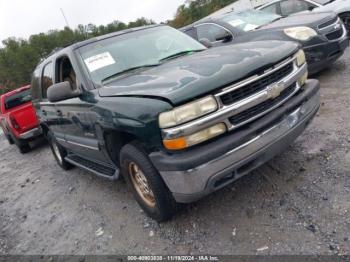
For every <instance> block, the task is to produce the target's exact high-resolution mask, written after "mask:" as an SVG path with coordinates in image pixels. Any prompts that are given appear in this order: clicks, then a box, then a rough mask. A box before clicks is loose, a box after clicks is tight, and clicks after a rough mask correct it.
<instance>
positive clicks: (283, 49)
mask: <svg viewBox="0 0 350 262" xmlns="http://www.w3.org/2000/svg"><path fill="white" fill-rule="evenodd" d="M307 78H308V71H307V65H306V62H305V55H304V52H303V51H302V50H301V49H300V47H299V46H298V44H296V43H293V42H280V41H260V42H250V43H242V44H236V45H235V46H234V48H233V46H227V47H220V48H215V49H207V48H206V47H204V46H203V45H202V44H200V43H199V42H197V41H195V40H194V39H192V38H191V37H189V36H187V35H185V34H183V33H181V32H179V31H177V30H175V29H173V28H171V27H168V26H164V25H160V26H150V27H143V28H136V29H131V30H127V31H122V32H117V33H113V34H109V35H105V36H102V37H97V38H93V39H90V40H86V41H84V42H81V43H77V44H74V45H71V46H69V47H66V48H63V49H60V50H56V52H54V53H53V54H52V55H50V56H49V57H47V58H46V59H45V60H43V61H42V62H41V63H40V64H39V65H38V66H37V68H36V69H35V72H34V73H33V78H32V96H33V104H34V106H35V108H36V112H37V115H38V117H39V120H40V125H41V127H42V130H43V132H44V133H45V135H46V136H47V138H48V141H49V143H50V146H51V149H52V152H53V155H54V156H55V158H56V160H57V162H58V164H59V165H60V166H61V167H62V168H63V169H65V170H67V169H69V168H71V167H72V166H78V167H80V168H83V169H85V170H87V171H90V172H92V173H94V174H96V175H98V176H101V177H105V178H108V179H111V180H115V179H118V178H119V177H120V176H122V177H123V178H124V179H125V180H126V182H127V184H128V185H129V186H130V189H131V190H132V192H133V194H134V196H135V198H136V200H137V202H138V203H139V204H140V206H141V207H142V208H143V210H144V211H145V212H146V213H147V214H148V215H149V216H150V217H152V218H154V219H156V220H157V221H164V220H167V219H169V218H171V217H172V215H174V214H175V212H176V210H177V207H178V203H189V202H192V201H196V200H198V199H200V198H201V197H203V196H205V195H208V194H209V193H211V192H213V191H216V190H218V189H220V188H222V187H224V186H226V185H228V184H230V183H232V182H233V181H235V180H237V179H238V178H240V177H242V176H243V175H245V174H247V173H249V172H250V171H252V170H253V169H255V168H257V167H258V166H260V165H262V164H263V163H265V162H266V161H268V160H270V159H271V158H272V157H273V156H275V155H276V154H278V153H279V152H281V151H282V150H283V149H285V148H286V147H287V146H288V145H289V144H290V143H292V142H293V141H294V140H295V139H296V138H297V137H298V136H299V135H300V134H301V133H302V132H303V130H304V129H305V128H306V126H307V125H308V123H309V122H310V121H311V120H312V118H313V117H314V116H315V114H316V112H317V111H318V108H319V105H320V95H319V82H318V81H317V80H307Z"/></svg>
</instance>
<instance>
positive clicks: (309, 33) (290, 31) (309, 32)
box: [284, 26, 317, 41]
mask: <svg viewBox="0 0 350 262" xmlns="http://www.w3.org/2000/svg"><path fill="white" fill-rule="evenodd" d="M284 33H285V34H286V35H288V36H289V37H291V38H294V39H296V40H301V41H308V40H310V39H311V38H312V37H314V36H316V35H317V33H316V31H315V30H313V29H312V28H310V27H306V26H299V27H291V28H287V29H284Z"/></svg>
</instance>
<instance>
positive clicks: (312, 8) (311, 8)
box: [307, 6, 315, 11]
mask: <svg viewBox="0 0 350 262" xmlns="http://www.w3.org/2000/svg"><path fill="white" fill-rule="evenodd" d="M314 9H315V7H314V6H309V8H308V9H307V10H309V11H312V10H314Z"/></svg>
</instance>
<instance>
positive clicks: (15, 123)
mask: <svg viewBox="0 0 350 262" xmlns="http://www.w3.org/2000/svg"><path fill="white" fill-rule="evenodd" d="M10 121H11V124H12V126H13V128H14V129H16V130H17V131H20V130H21V127H20V126H19V124H18V122H17V120H16V119H15V118H14V117H13V116H10Z"/></svg>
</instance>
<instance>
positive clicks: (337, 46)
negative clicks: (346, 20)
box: [304, 36, 349, 74]
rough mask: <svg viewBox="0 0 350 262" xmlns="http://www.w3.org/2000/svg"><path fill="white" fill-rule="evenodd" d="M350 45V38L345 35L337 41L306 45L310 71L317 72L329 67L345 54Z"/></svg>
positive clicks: (305, 49)
mask: <svg viewBox="0 0 350 262" xmlns="http://www.w3.org/2000/svg"><path fill="white" fill-rule="evenodd" d="M348 46H349V38H348V37H347V36H345V37H342V38H341V39H339V40H337V41H329V42H326V43H324V44H320V45H316V46H306V47H304V51H305V54H306V59H307V62H308V69H309V73H310V74H315V73H317V72H320V71H321V70H323V69H325V68H327V67H329V66H330V65H331V64H332V63H334V62H335V61H336V60H338V59H339V58H340V57H341V56H342V55H343V54H344V51H345V49H346V48H347V47H348Z"/></svg>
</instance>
